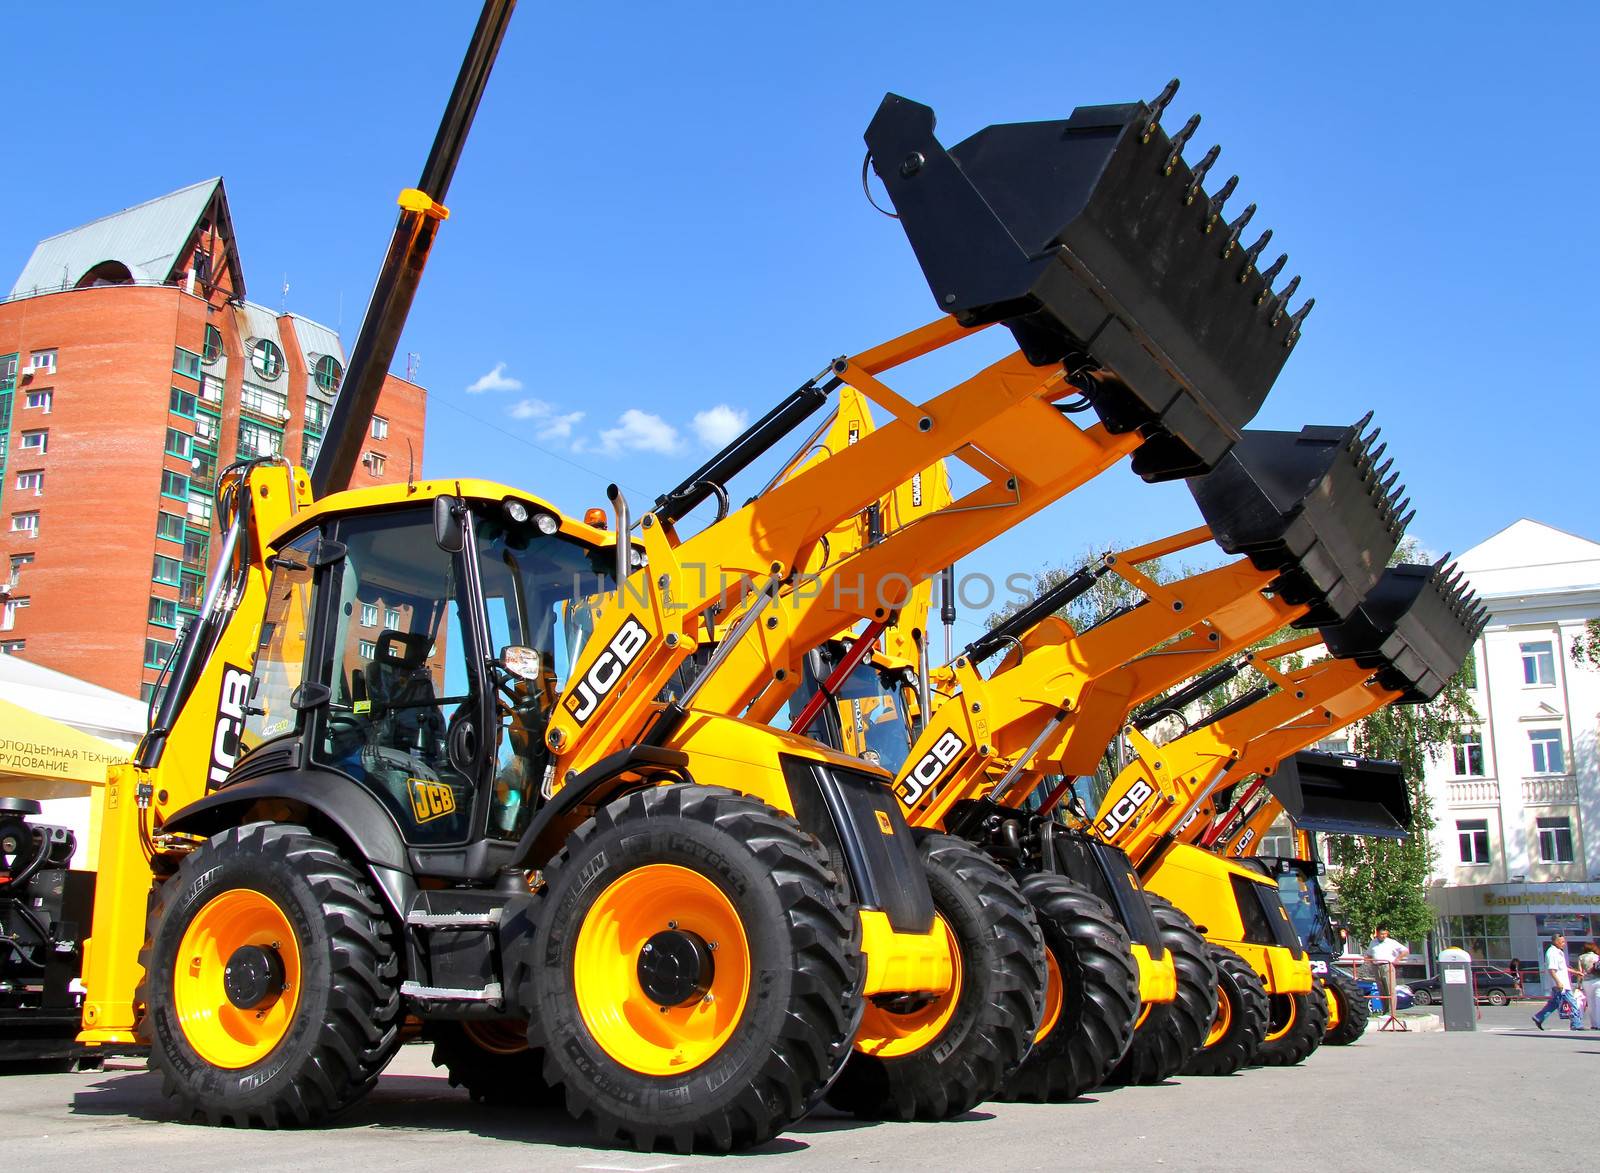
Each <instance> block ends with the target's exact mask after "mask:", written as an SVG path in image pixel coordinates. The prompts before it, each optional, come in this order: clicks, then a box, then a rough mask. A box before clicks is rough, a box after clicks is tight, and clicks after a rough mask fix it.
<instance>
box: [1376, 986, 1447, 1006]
mask: <svg viewBox="0 0 1600 1173" xmlns="http://www.w3.org/2000/svg"><path fill="white" fill-rule="evenodd" d="M1411 1000H1412V1001H1413V1002H1415V1003H1416V1004H1417V1005H1418V1006H1432V1005H1433V991H1432V990H1412V991H1411ZM1368 1006H1369V1008H1370V1006H1371V1003H1368Z"/></svg>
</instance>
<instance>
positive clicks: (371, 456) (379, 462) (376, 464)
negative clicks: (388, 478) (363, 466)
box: [367, 452, 388, 477]
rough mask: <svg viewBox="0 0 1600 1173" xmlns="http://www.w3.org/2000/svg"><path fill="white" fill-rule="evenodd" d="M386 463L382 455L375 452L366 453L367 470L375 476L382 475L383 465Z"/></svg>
mask: <svg viewBox="0 0 1600 1173" xmlns="http://www.w3.org/2000/svg"><path fill="white" fill-rule="evenodd" d="M386 463H388V462H387V461H386V460H385V459H384V457H382V456H380V455H378V453H376V452H369V453H367V472H368V473H369V474H371V475H372V476H375V477H381V476H382V475H383V466H384V465H385V464H386Z"/></svg>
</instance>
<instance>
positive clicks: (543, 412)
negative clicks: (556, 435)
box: [479, 375, 555, 420]
mask: <svg viewBox="0 0 1600 1173" xmlns="http://www.w3.org/2000/svg"><path fill="white" fill-rule="evenodd" d="M487 377H488V376H487V375H486V376H484V378H487ZM479 382H482V380H481V379H480V380H479ZM553 411H555V408H553V407H551V406H550V405H549V404H548V403H546V402H545V401H544V400H542V399H519V400H517V401H516V402H515V403H513V404H512V405H511V406H510V407H508V408H506V414H507V415H509V416H510V417H511V418H512V419H514V420H542V419H549V418H550V413H551V412H553Z"/></svg>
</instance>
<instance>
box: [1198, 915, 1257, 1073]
mask: <svg viewBox="0 0 1600 1173" xmlns="http://www.w3.org/2000/svg"><path fill="white" fill-rule="evenodd" d="M1210 951H1211V961H1212V964H1214V965H1215V966H1216V967H1217V1016H1216V1018H1215V1019H1214V1020H1213V1021H1212V1023H1211V1030H1210V1032H1209V1033H1208V1034H1207V1035H1206V1038H1205V1041H1204V1044H1203V1045H1202V1046H1201V1048H1200V1050H1199V1051H1198V1052H1197V1053H1196V1054H1194V1055H1193V1056H1191V1057H1190V1059H1189V1062H1188V1063H1187V1064H1186V1065H1185V1066H1184V1069H1183V1070H1184V1073H1185V1074H1187V1075H1232V1074H1234V1073H1235V1072H1236V1071H1238V1070H1239V1069H1240V1068H1242V1067H1247V1066H1249V1065H1250V1064H1251V1063H1253V1062H1255V1057H1256V1051H1257V1050H1259V1049H1260V1047H1261V1040H1262V1039H1263V1038H1265V1037H1266V1033H1267V1019H1268V1015H1269V1003H1268V1001H1267V991H1266V987H1264V986H1263V985H1262V984H1261V978H1260V977H1259V976H1258V975H1257V974H1256V971H1255V970H1254V969H1252V968H1251V967H1250V963H1249V962H1248V961H1246V960H1245V959H1244V958H1243V957H1240V956H1239V955H1238V954H1237V953H1235V952H1233V951H1232V950H1231V949H1223V948H1221V947H1220V946H1217V945H1212V946H1211V947H1210Z"/></svg>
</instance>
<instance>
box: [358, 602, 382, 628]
mask: <svg viewBox="0 0 1600 1173" xmlns="http://www.w3.org/2000/svg"><path fill="white" fill-rule="evenodd" d="M361 626H362V627H376V626H378V604H376V603H362V604H361Z"/></svg>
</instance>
